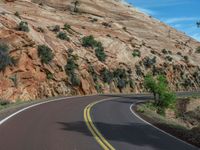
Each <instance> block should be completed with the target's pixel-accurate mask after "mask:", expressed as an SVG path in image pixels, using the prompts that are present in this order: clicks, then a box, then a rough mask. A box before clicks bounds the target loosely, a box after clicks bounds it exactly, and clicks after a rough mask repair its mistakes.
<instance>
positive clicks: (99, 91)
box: [94, 83, 103, 93]
mask: <svg viewBox="0 0 200 150" xmlns="http://www.w3.org/2000/svg"><path fill="white" fill-rule="evenodd" d="M94 86H95V89H96V91H97V92H98V93H103V90H102V87H101V84H99V83H95V85H94Z"/></svg>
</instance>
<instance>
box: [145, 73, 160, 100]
mask: <svg viewBox="0 0 200 150" xmlns="http://www.w3.org/2000/svg"><path fill="white" fill-rule="evenodd" d="M144 86H145V88H146V89H147V90H148V91H149V92H151V93H153V96H154V101H155V102H157V84H156V81H155V79H154V78H153V76H152V75H150V74H148V75H147V76H146V77H145V79H144Z"/></svg>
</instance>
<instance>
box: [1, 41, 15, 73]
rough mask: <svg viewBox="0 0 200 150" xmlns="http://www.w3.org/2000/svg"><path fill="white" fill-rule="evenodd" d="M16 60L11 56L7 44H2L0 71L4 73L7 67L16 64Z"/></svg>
mask: <svg viewBox="0 0 200 150" xmlns="http://www.w3.org/2000/svg"><path fill="white" fill-rule="evenodd" d="M13 60H14V59H13V58H12V57H10V56H9V47H8V45H7V44H5V43H0V71H4V70H5V69H6V67H7V66H9V65H13V64H14V61H13Z"/></svg>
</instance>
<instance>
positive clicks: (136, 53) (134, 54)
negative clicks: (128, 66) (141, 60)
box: [132, 49, 141, 57]
mask: <svg viewBox="0 0 200 150" xmlns="http://www.w3.org/2000/svg"><path fill="white" fill-rule="evenodd" d="M132 55H133V57H141V52H140V51H139V50H138V49H136V50H134V51H133V53H132Z"/></svg>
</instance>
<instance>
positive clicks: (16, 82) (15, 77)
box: [10, 74, 18, 87]
mask: <svg viewBox="0 0 200 150" xmlns="http://www.w3.org/2000/svg"><path fill="white" fill-rule="evenodd" d="M10 80H11V81H12V82H13V84H14V86H15V87H17V86H18V80H17V74H15V75H13V76H11V77H10Z"/></svg>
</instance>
